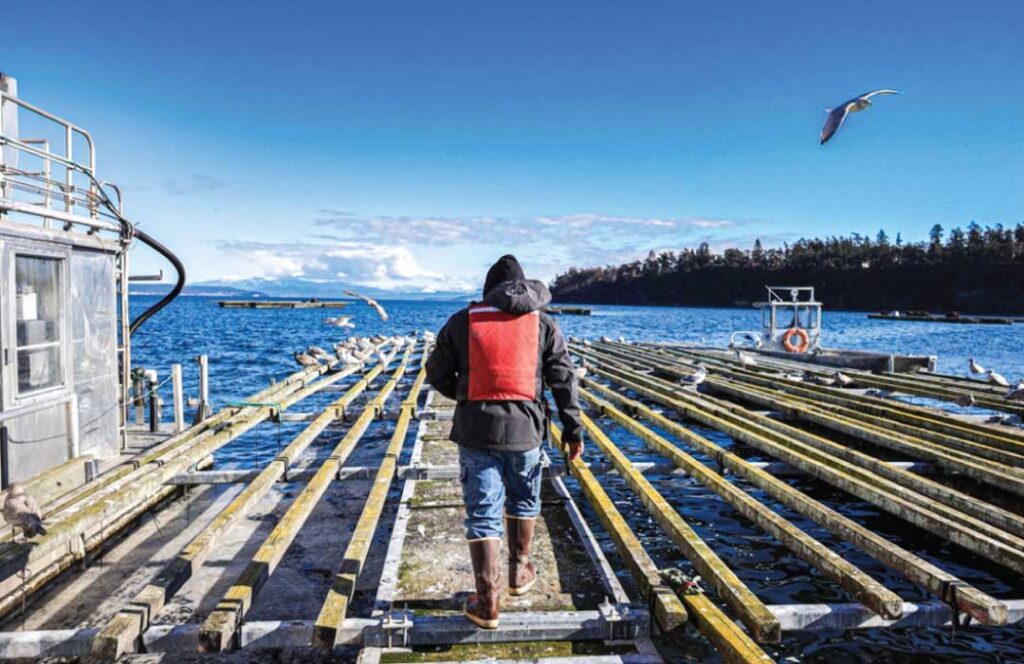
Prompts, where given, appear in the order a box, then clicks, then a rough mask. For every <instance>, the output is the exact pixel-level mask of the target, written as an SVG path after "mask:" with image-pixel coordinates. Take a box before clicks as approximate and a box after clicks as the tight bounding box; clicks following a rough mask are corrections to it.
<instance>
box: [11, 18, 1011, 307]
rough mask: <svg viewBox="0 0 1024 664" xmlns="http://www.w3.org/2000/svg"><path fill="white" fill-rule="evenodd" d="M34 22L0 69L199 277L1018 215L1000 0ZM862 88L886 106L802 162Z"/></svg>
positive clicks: (557, 257)
mask: <svg viewBox="0 0 1024 664" xmlns="http://www.w3.org/2000/svg"><path fill="white" fill-rule="evenodd" d="M29 7H30V4H29V3H17V7H16V8H14V9H11V8H5V10H4V25H3V33H4V35H5V38H4V46H3V49H2V51H0V53H2V55H0V70H3V71H5V72H8V73H10V74H12V75H14V76H15V77H17V78H18V79H19V85H20V92H21V96H22V97H24V98H25V99H28V100H29V101H33V102H34V103H37V104H39V105H41V106H43V107H45V108H48V109H51V110H53V111H55V112H58V113H60V114H62V115H65V116H67V117H69V118H70V119H72V120H74V121H76V122H78V123H79V124H81V125H83V126H85V127H87V128H89V129H90V130H91V131H92V132H93V134H94V136H95V137H96V140H97V144H98V160H99V170H100V173H101V175H102V177H104V178H105V179H108V180H113V181H116V182H119V183H122V184H123V185H124V186H125V187H126V188H127V194H128V208H127V212H128V213H129V216H130V217H131V218H133V219H135V220H137V221H139V222H141V223H142V224H143V228H145V229H147V230H148V231H149V232H150V233H151V234H153V235H155V236H156V237H158V238H160V239H162V240H163V241H164V242H165V243H166V244H168V245H170V246H171V247H172V248H174V249H175V250H176V251H178V253H179V254H180V255H182V257H183V258H184V259H185V261H186V264H187V266H188V267H189V270H190V279H191V280H193V281H202V280H209V279H221V278H234V279H237V278H246V277H255V276H267V277H286V276H302V277H306V278H313V279H334V278H337V279H341V280H344V281H348V282H355V283H366V284H373V285H377V286H383V287H396V288H435V289H439V288H452V287H460V286H471V285H474V284H476V283H477V282H478V281H479V279H480V276H481V275H482V273H483V271H484V269H485V268H486V266H487V265H488V264H489V263H490V261H491V260H493V259H494V258H495V257H496V256H498V255H500V254H501V253H504V252H505V251H508V250H512V251H515V252H516V253H517V254H519V255H520V257H521V258H522V259H523V262H524V263H525V264H526V266H527V268H528V270H529V271H532V272H534V273H535V274H537V275H539V276H543V277H550V276H553V275H554V274H555V273H557V272H558V271H561V270H563V269H565V268H567V267H568V266H570V265H572V264H580V265H590V264H603V263H608V262H618V261H621V260H628V259H632V258H635V257H640V256H643V255H645V254H646V253H647V251H648V250H649V249H664V248H674V249H678V248H681V247H684V246H693V245H695V244H697V243H699V242H700V241H703V240H707V241H709V242H710V243H711V244H712V245H713V246H715V247H718V248H721V247H724V246H728V245H733V244H738V245H740V246H749V244H750V243H752V242H753V239H754V238H755V237H761V238H763V240H764V241H765V244H767V245H778V244H781V243H782V242H783V241H786V240H792V239H795V238H798V237H800V236H814V235H827V234H839V233H850V232H860V233H871V234H874V233H876V232H877V230H878V229H879V228H882V227H884V228H885V229H886V230H887V231H888V232H889V234H890V235H891V236H895V235H896V233H897V232H901V233H902V234H903V236H904V238H906V239H923V238H924V236H925V234H926V232H927V229H928V228H929V227H931V225H932V224H934V223H940V224H942V225H944V226H946V227H947V228H948V227H951V226H954V225H964V224H966V223H968V222H969V221H971V220H977V221H978V222H979V223H982V224H986V223H996V222H1001V223H1004V224H1013V223H1017V222H1018V221H1021V220H1024V205H1022V204H1024V159H1022V158H1021V152H1022V148H1024V123H1022V122H1021V120H1022V118H1024V86H1022V85H1021V84H1020V83H1021V80H1022V79H1021V73H1020V66H1021V63H1022V62H1024V40H1022V39H1021V28H1020V26H1021V25H1022V24H1024V3H1020V2H1001V3H994V2H970V3H964V2H870V1H868V2H856V3H821V2H813V3H812V2H758V3H752V2H751V3H739V2H735V3H689V2H668V3H645V2H633V3H594V2H589V3H550V2H548V3H531V2H516V3H481V2H466V3H450V2H422V1H420V2H376V3H348V2H322V3H311V2H291V3H263V2H244V3H243V2H234V1H230V2H205V3H193V2H160V3H139V2H131V3H128V2H123V3H120V2H96V3H80V2H77V3H65V2H60V1H57V2H50V3H46V8H45V9H42V8H35V9H31V10H30V9H29ZM876 87H893V88H897V89H900V90H905V91H906V94H905V95H903V96H901V97H885V98H882V99H879V100H877V103H876V105H875V107H874V108H872V109H869V110H867V111H866V112H864V113H860V114H857V115H854V116H851V117H850V119H849V120H848V121H847V123H846V125H845V126H844V127H843V128H842V130H841V131H840V132H839V134H838V135H837V136H836V137H835V138H834V139H833V140H832V141H831V142H830V143H829V144H827V145H825V146H824V147H822V146H819V145H818V140H817V139H818V132H819V131H820V128H821V125H822V122H823V121H824V118H825V113H824V111H823V109H824V108H826V107H829V106H832V105H835V104H837V103H839V102H841V101H843V100H845V99H847V98H849V97H851V96H854V95H856V94H858V93H861V92H865V91H867V90H870V89H873V88H876ZM137 253H138V254H139V257H138V258H137V259H136V267H137V269H139V270H140V271H142V270H147V269H157V268H158V267H159V261H157V260H156V259H149V258H143V256H142V254H143V251H142V250H140V251H139V252H137Z"/></svg>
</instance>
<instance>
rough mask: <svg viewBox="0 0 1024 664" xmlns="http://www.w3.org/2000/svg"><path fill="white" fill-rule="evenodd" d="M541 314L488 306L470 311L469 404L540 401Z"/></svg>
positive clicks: (473, 307)
mask: <svg viewBox="0 0 1024 664" xmlns="http://www.w3.org/2000/svg"><path fill="white" fill-rule="evenodd" d="M539 352H540V314H539V313H538V312H536V311H533V312H530V313H528V314H522V315H515V314H510V313H507V312H505V311H502V310H501V309H497V308H495V307H491V306H488V305H485V304H475V305H473V306H471V307H470V308H469V394H468V397H469V400H470V401H533V400H535V399H536V398H537V363H538V362H539Z"/></svg>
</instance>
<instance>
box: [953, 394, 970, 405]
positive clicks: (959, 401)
mask: <svg viewBox="0 0 1024 664" xmlns="http://www.w3.org/2000/svg"><path fill="white" fill-rule="evenodd" d="M953 403H955V404H956V405H958V406H960V407H961V408H970V407H971V406H973V405H974V395H973V394H962V395H960V396H958V397H957V398H956V401H954V402H953Z"/></svg>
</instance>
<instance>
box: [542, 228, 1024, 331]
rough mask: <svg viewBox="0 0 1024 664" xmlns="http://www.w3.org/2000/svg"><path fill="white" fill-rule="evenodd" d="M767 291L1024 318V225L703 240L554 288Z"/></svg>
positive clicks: (581, 294) (835, 304) (752, 296)
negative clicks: (748, 242)
mask: <svg viewBox="0 0 1024 664" xmlns="http://www.w3.org/2000/svg"><path fill="white" fill-rule="evenodd" d="M766 285H784V286H815V287H816V288H817V289H818V298H819V299H820V300H822V301H823V302H824V303H825V304H826V306H827V307H828V308H832V309H854V310H892V309H900V310H908V309H914V310H930V311H939V312H948V311H963V312H988V313H1024V222H1022V223H1019V224H1017V226H1016V227H1012V228H1005V227H1003V225H1002V224H996V225H994V226H985V227H982V226H980V225H979V224H977V223H975V222H971V223H970V224H968V225H967V227H966V228H959V227H957V228H953V229H951V230H950V231H949V232H948V234H947V233H946V231H945V229H944V228H943V227H942V226H941V225H939V224H936V225H935V226H933V227H932V229H931V231H930V232H929V234H928V239H927V240H925V241H921V242H905V241H904V240H903V238H902V236H901V235H900V234H899V233H897V234H896V237H895V238H892V237H890V235H889V234H888V233H886V232H885V231H884V230H880V231H879V232H878V234H877V235H876V236H875V237H874V238H872V237H870V236H866V235H861V234H859V233H853V234H851V235H850V236H843V237H828V238H823V239H820V238H815V239H800V240H798V241H796V242H794V243H793V244H788V243H787V244H784V245H783V246H782V247H781V248H769V249H765V248H764V247H763V246H762V244H761V241H760V240H759V239H758V240H756V241H755V242H754V244H753V246H752V247H751V248H750V249H739V248H729V249H726V250H725V251H723V252H722V253H715V252H712V251H711V249H710V247H709V246H708V244H707V243H706V242H704V243H701V244H700V245H699V246H698V247H697V248H695V249H694V248H686V249H682V250H680V251H663V252H661V253H656V252H654V251H651V252H650V253H649V254H648V255H647V258H646V259H644V260H637V261H633V262H631V263H624V264H622V265H608V266H604V267H591V268H575V267H574V268H570V269H569V270H568V271H567V272H565V273H563V274H560V275H558V276H557V277H555V279H554V281H553V282H552V284H551V290H552V294H553V295H554V297H555V299H556V301H558V302H572V303H591V304H650V305H679V306H745V305H747V304H749V303H750V302H751V301H754V300H759V299H761V297H762V295H763V287H764V286H766Z"/></svg>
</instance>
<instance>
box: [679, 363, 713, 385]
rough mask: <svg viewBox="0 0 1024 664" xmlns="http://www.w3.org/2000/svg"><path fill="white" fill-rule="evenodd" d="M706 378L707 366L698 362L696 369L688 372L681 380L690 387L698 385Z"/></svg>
mask: <svg viewBox="0 0 1024 664" xmlns="http://www.w3.org/2000/svg"><path fill="white" fill-rule="evenodd" d="M707 379H708V369H707V367H705V366H704V365H703V364H698V365H697V369H696V370H695V371H694V372H693V373H692V374H690V375H689V376H686V377H684V378H683V379H682V381H681V382H683V383H685V384H687V385H690V386H692V387H697V386H698V385H700V384H701V383H703V382H704V381H705V380H707Z"/></svg>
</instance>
